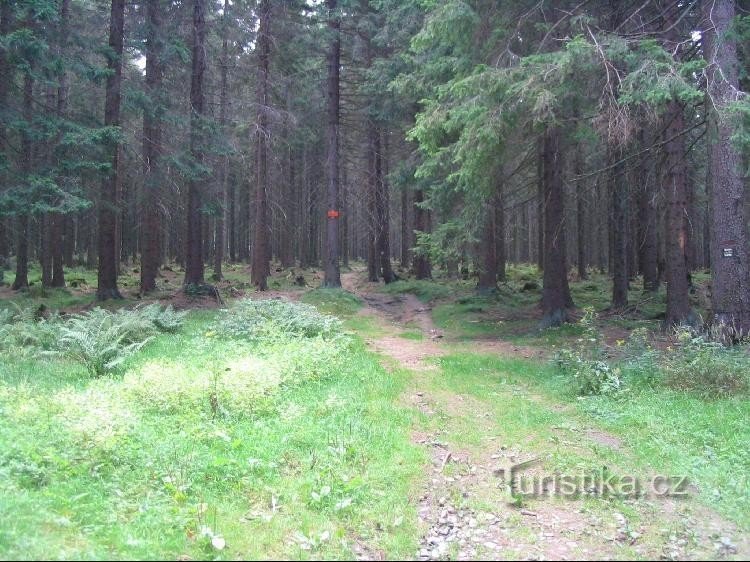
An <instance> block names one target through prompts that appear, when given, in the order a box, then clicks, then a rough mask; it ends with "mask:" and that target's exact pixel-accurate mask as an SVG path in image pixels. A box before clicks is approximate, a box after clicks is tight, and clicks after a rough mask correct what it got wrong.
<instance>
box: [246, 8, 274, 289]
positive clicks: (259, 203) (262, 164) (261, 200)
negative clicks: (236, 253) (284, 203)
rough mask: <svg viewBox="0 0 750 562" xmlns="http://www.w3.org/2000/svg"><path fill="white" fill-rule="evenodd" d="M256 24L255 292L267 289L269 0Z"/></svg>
mask: <svg viewBox="0 0 750 562" xmlns="http://www.w3.org/2000/svg"><path fill="white" fill-rule="evenodd" d="M258 10H259V13H258V17H259V22H260V23H259V27H258V41H257V49H258V83H257V94H256V103H257V108H258V109H257V113H256V122H255V142H256V145H255V150H256V153H255V154H256V160H255V172H256V178H255V179H256V183H255V225H254V226H255V235H254V237H253V260H252V266H251V277H252V282H253V283H254V284H255V286H256V287H257V288H258V290H259V291H265V290H267V289H268V275H269V274H270V265H269V256H270V251H269V244H270V228H269V226H270V225H269V221H268V192H269V184H268V135H269V134H270V131H269V127H268V107H269V104H270V101H271V100H270V96H269V84H268V66H269V61H270V56H271V36H270V31H271V30H270V25H271V6H270V2H269V0H261V1H260V5H259V8H258Z"/></svg>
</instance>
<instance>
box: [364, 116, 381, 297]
mask: <svg viewBox="0 0 750 562" xmlns="http://www.w3.org/2000/svg"><path fill="white" fill-rule="evenodd" d="M367 134H368V139H367V163H368V170H367V175H368V182H367V183H368V189H367V201H366V205H367V226H366V228H367V280H368V281H370V282H371V283H377V282H378V280H379V279H380V268H379V267H378V231H379V228H380V226H379V224H378V189H379V188H378V182H379V181H380V180H379V178H378V173H379V172H378V161H377V146H378V140H377V132H376V130H375V126H374V125H373V124H372V122H368V124H367Z"/></svg>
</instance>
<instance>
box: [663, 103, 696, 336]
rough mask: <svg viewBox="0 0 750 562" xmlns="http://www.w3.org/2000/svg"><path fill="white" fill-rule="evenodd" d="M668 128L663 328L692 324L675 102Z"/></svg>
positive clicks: (681, 124)
mask: <svg viewBox="0 0 750 562" xmlns="http://www.w3.org/2000/svg"><path fill="white" fill-rule="evenodd" d="M666 118H667V119H668V126H667V129H666V132H665V137H666V138H667V139H671V140H669V141H668V142H667V143H666V144H665V152H666V162H665V166H666V170H665V177H664V191H665V193H664V199H665V201H666V205H667V214H666V232H665V241H666V256H665V257H666V282H667V311H666V317H665V327H667V328H670V327H672V326H675V325H680V324H684V323H694V322H695V316H694V314H693V311H692V309H691V308H690V300H689V296H688V292H689V284H688V272H687V221H686V220H685V217H686V211H687V178H686V176H685V174H686V170H685V164H686V163H685V141H684V137H682V136H679V135H680V133H681V132H682V130H683V128H684V117H683V108H682V105H680V103H679V102H678V101H676V100H673V101H671V102H669V104H668V107H667V115H666Z"/></svg>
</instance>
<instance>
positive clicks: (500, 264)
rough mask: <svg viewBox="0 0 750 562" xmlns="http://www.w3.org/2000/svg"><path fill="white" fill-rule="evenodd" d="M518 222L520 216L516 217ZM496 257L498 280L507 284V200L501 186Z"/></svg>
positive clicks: (496, 226)
mask: <svg viewBox="0 0 750 562" xmlns="http://www.w3.org/2000/svg"><path fill="white" fill-rule="evenodd" d="M514 218H515V219H516V220H517V219H518V216H517V215H514ZM495 256H496V257H497V280H498V281H499V282H500V283H505V281H506V276H505V266H506V262H507V260H508V256H507V252H506V250H505V198H504V196H503V187H502V186H499V187H498V191H497V200H496V202H495Z"/></svg>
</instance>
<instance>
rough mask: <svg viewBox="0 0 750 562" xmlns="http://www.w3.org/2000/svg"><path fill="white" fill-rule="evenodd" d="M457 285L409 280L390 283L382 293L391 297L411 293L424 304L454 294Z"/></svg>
mask: <svg viewBox="0 0 750 562" xmlns="http://www.w3.org/2000/svg"><path fill="white" fill-rule="evenodd" d="M456 285H457V284H456V283H437V282H435V281H422V280H417V279H408V280H401V281H395V282H394V283H389V284H387V285H384V286H383V287H382V288H381V292H383V293H387V294H390V295H400V294H404V293H411V294H412V295H415V296H416V297H417V298H418V299H419V300H421V301H422V302H432V301H434V300H437V299H444V298H447V297H450V296H451V295H452V294H454V291H455V289H456Z"/></svg>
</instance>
